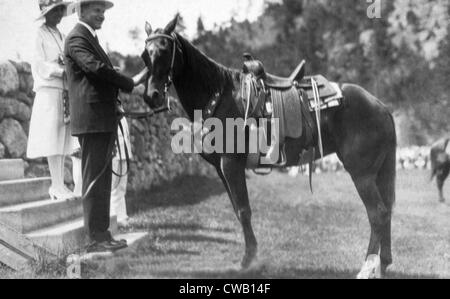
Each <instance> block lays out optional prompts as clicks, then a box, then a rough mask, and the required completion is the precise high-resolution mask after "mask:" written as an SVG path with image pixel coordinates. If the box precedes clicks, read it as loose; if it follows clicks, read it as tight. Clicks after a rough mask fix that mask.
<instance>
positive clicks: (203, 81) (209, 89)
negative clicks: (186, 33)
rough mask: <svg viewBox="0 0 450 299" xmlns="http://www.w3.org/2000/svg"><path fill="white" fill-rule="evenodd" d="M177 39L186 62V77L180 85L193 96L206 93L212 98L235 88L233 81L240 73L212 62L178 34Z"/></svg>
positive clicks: (181, 80) (181, 79)
mask: <svg viewBox="0 0 450 299" xmlns="http://www.w3.org/2000/svg"><path fill="white" fill-rule="evenodd" d="M176 37H177V41H178V43H179V46H180V47H181V50H182V52H183V60H184V71H183V73H184V76H183V78H180V83H181V84H182V85H183V87H185V88H186V89H187V90H189V91H190V92H191V93H192V95H193V96H195V95H198V94H201V93H205V92H206V93H207V94H206V96H208V97H211V96H213V95H214V94H215V93H217V92H226V89H227V88H232V87H233V80H234V79H235V78H236V76H238V74H239V71H237V70H233V69H230V68H227V67H225V66H223V65H221V64H220V63H217V62H216V61H214V60H212V59H211V58H209V57H208V56H206V55H205V54H204V53H203V52H202V51H200V50H199V49H197V48H196V47H195V46H194V45H193V44H192V43H190V42H189V41H188V40H186V39H185V38H183V37H182V36H181V35H179V34H176Z"/></svg>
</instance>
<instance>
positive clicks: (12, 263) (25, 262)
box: [0, 240, 32, 271]
mask: <svg viewBox="0 0 450 299" xmlns="http://www.w3.org/2000/svg"><path fill="white" fill-rule="evenodd" d="M31 261H32V259H31V258H29V257H26V256H24V255H22V254H21V253H20V252H18V251H17V250H15V249H14V248H12V247H10V246H8V244H5V243H3V242H2V241H1V240H0V262H1V263H3V264H5V265H6V266H8V267H10V268H11V269H14V270H16V271H24V270H26V269H29V268H30V265H31V264H30V262H31Z"/></svg>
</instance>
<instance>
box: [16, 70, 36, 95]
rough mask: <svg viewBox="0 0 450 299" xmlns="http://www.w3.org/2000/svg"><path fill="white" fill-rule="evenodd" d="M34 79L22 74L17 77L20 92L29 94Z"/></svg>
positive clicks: (29, 75)
mask: <svg viewBox="0 0 450 299" xmlns="http://www.w3.org/2000/svg"><path fill="white" fill-rule="evenodd" d="M33 85H34V79H33V76H32V75H31V74H27V73H22V74H20V75H19V89H20V91H23V92H26V93H29V92H30V91H32V90H33Z"/></svg>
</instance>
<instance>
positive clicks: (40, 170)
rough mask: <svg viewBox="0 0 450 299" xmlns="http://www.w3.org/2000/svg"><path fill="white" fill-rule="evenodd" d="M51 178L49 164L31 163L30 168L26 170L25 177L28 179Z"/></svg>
mask: <svg viewBox="0 0 450 299" xmlns="http://www.w3.org/2000/svg"><path fill="white" fill-rule="evenodd" d="M48 176H50V171H49V170H48V166H47V163H45V162H42V163H38V162H30V163H29V166H28V167H27V168H25V177H27V178H41V177H48Z"/></svg>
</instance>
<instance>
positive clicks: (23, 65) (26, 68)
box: [9, 60, 31, 74]
mask: <svg viewBox="0 0 450 299" xmlns="http://www.w3.org/2000/svg"><path fill="white" fill-rule="evenodd" d="M9 62H10V63H11V64H12V65H13V66H14V67H15V68H16V70H17V72H18V73H27V74H31V65H30V64H29V63H28V62H25V61H22V62H16V61H13V60H9Z"/></svg>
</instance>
